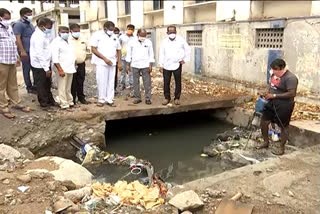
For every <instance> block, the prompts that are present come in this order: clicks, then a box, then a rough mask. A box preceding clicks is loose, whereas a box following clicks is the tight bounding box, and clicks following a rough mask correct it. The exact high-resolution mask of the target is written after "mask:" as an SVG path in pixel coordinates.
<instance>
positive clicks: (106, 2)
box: [104, 1, 108, 18]
mask: <svg viewBox="0 0 320 214" xmlns="http://www.w3.org/2000/svg"><path fill="white" fill-rule="evenodd" d="M104 17H105V18H108V1H104Z"/></svg>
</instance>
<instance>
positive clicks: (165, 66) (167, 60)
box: [159, 25, 191, 105]
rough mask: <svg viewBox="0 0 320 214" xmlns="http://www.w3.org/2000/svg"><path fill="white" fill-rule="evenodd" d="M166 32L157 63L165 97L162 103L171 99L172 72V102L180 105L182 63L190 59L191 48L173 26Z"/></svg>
mask: <svg viewBox="0 0 320 214" xmlns="http://www.w3.org/2000/svg"><path fill="white" fill-rule="evenodd" d="M167 34H168V37H166V38H165V39H164V40H163V41H162V43H161V46H160V52H159V65H160V71H161V72H162V73H163V80H164V87H163V88H164V97H165V101H164V102H163V103H162V105H167V104H169V103H170V101H171V96H170V82H171V76H172V74H173V76H174V80H175V94H174V104H175V105H180V95H181V72H182V65H183V64H184V63H185V62H188V61H190V53H191V50H190V46H189V45H188V44H187V42H186V41H185V39H184V38H182V37H181V36H178V35H177V30H176V27H175V26H172V25H171V26H169V27H168V28H167Z"/></svg>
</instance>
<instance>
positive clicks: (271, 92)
mask: <svg viewBox="0 0 320 214" xmlns="http://www.w3.org/2000/svg"><path fill="white" fill-rule="evenodd" d="M271 68H272V75H271V77H270V86H269V89H268V91H267V93H266V94H265V96H264V98H265V99H266V100H268V103H267V104H266V105H265V107H264V111H263V116H262V119H261V132H262V136H263V140H264V142H263V144H262V145H258V147H257V148H258V149H262V148H267V147H268V146H269V137H268V129H269V128H268V127H269V124H270V123H276V124H277V125H278V126H279V127H280V128H281V135H280V136H281V137H280V143H276V144H274V145H275V146H274V147H273V149H272V150H271V152H272V153H273V154H275V155H282V154H284V150H285V144H286V142H287V140H288V137H289V122H290V119H291V115H292V112H293V108H294V104H295V102H294V97H295V96H296V91H297V86H298V78H297V77H296V75H294V74H293V73H291V72H290V71H289V70H287V69H286V63H285V61H284V60H282V59H276V60H274V61H273V62H272V63H271Z"/></svg>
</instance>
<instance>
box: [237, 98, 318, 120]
mask: <svg viewBox="0 0 320 214" xmlns="http://www.w3.org/2000/svg"><path fill="white" fill-rule="evenodd" d="M256 100H257V96H256V97H254V99H253V100H252V101H250V102H246V103H242V104H240V105H239V106H240V107H242V108H245V109H248V110H252V111H254V104H255V101H256ZM291 120H320V106H319V105H312V104H307V103H299V102H296V103H295V106H294V109H293V113H292V116H291Z"/></svg>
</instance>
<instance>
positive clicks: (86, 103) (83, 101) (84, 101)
mask: <svg viewBox="0 0 320 214" xmlns="http://www.w3.org/2000/svg"><path fill="white" fill-rule="evenodd" d="M79 101H80V103H82V104H84V105H88V104H89V103H88V101H86V100H85V99H83V100H79Z"/></svg>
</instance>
